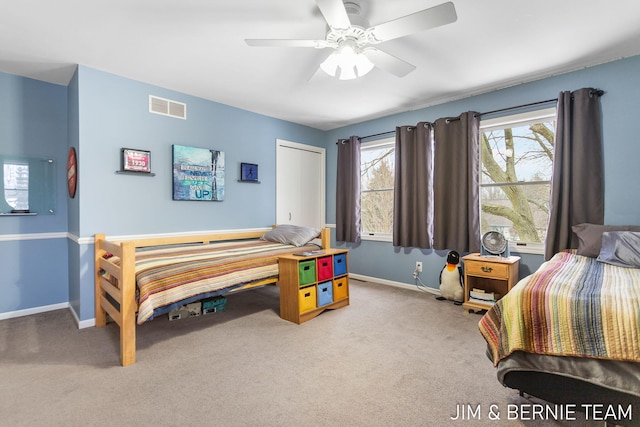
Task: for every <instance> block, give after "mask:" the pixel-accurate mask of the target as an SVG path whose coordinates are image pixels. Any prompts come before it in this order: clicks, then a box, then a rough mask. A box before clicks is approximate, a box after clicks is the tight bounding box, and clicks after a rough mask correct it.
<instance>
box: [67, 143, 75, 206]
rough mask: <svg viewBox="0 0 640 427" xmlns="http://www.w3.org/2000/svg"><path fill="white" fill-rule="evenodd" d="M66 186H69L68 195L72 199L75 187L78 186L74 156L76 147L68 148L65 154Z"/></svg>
mask: <svg viewBox="0 0 640 427" xmlns="http://www.w3.org/2000/svg"><path fill="white" fill-rule="evenodd" d="M67 186H68V188H69V197H71V198H72V199H73V198H74V197H75V196H76V188H77V186H78V159H77V158H76V149H75V148H73V147H71V148H69V155H68V156H67Z"/></svg>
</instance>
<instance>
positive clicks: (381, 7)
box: [0, 0, 640, 130]
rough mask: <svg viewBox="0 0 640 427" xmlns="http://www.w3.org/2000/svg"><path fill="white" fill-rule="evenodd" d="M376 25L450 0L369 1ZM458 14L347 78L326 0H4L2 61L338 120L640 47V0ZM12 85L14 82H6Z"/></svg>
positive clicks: (288, 116) (46, 76) (498, 1)
mask: <svg viewBox="0 0 640 427" xmlns="http://www.w3.org/2000/svg"><path fill="white" fill-rule="evenodd" d="M357 1H359V2H360V3H362V4H361V6H362V9H363V13H364V14H365V15H366V16H367V17H368V19H369V22H370V24H371V25H376V24H380V23H382V22H386V21H389V20H391V19H394V18H398V17H401V16H405V15H408V14H410V13H413V12H417V11H419V10H422V9H426V8H429V7H432V6H436V5H438V4H440V3H443V1H444V0H357ZM453 3H454V4H455V8H456V12H457V15H458V20H457V21H456V22H454V23H453V24H449V25H446V26H443V27H438V28H435V29H430V30H426V31H423V32H420V33H416V34H413V35H410V36H407V37H403V38H400V39H396V40H391V41H388V42H385V43H382V44H379V45H377V47H378V48H379V49H383V50H385V51H386V52H388V53H391V54H393V55H395V56H397V57H399V58H402V59H404V60H405V61H408V62H410V63H412V64H414V65H416V66H417V68H416V70H414V71H413V72H411V73H410V74H408V75H407V76H405V77H402V78H398V77H395V76H393V75H391V74H388V73H385V72H383V71H382V70H379V69H374V70H373V71H372V72H370V73H369V74H367V75H366V76H364V77H362V78H360V79H357V80H349V81H340V80H337V79H334V78H330V77H328V76H326V75H323V74H322V72H320V73H317V74H315V75H314V73H315V72H316V70H317V67H318V65H319V63H320V62H321V61H322V59H323V57H324V56H326V55H327V53H328V51H327V50H322V49H313V48H280V47H278V48H274V47H249V46H247V45H246V44H245V42H244V39H245V38H294V39H324V34H325V32H326V23H325V21H324V18H323V16H322V14H321V13H320V12H319V9H318V8H317V6H316V3H315V0H225V1H222V0H56V1H51V0H19V1H16V0H0V71H4V72H6V73H10V74H17V75H21V76H26V77H31V78H35V79H38V80H43V81H47V82H51V83H56V84H62V85H66V84H68V82H69V80H70V78H71V75H72V73H73V70H74V67H75V64H82V65H86V66H88V67H91V68H95V69H98V70H102V71H106V72H109V73H113V74H116V75H120V76H123V77H127V78H131V79H134V80H138V81H143V82H147V83H151V84H154V85H158V86H162V87H165V88H168V89H173V90H176V91H179V92H183V93H187V94H190V95H195V96H198V97H201V98H205V99H209V100H213V101H216V102H220V103H223V104H227V105H231V106H234V107H238V108H242V109H245V110H249V111H254V112H257V113H261V114H264V115H267V116H271V117H277V118H280V119H284V120H288V121H291V122H295V123H300V124H304V125H308V126H311V127H314V128H318V129H322V130H329V129H334V128H337V127H341V126H345V125H348V124H352V123H357V122H362V121H365V120H369V119H373V118H377V117H382V116H386V115H389V114H392V113H397V112H402V111H408V110H413V109H416V108H421V107H425V106H428V105H433V104H438V103H441V102H445V101H448V100H453V99H459V98H464V97H467V96H470V95H474V94H479V93H484V92H489V91H491V90H495V89H499V88H503V87H507V86H511V85H514V84H518V83H521V82H525V81H531V80H535V79H539V78H544V77H548V76H550V75H554V74H559V73H564V72H567V71H573V70H577V69H580V68H583V67H587V66H592V65H596V64H600V63H604V62H608V61H613V60H617V59H620V58H623V57H629V56H634V55H638V54H640V1H638V0H535V1H534V0H528V1H525V0H484V1H479V0H453ZM0 95H1V94H0Z"/></svg>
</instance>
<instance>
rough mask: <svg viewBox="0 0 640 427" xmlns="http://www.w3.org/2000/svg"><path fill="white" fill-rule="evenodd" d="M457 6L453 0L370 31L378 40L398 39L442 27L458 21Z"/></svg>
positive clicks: (377, 26)
mask: <svg viewBox="0 0 640 427" xmlns="http://www.w3.org/2000/svg"><path fill="white" fill-rule="evenodd" d="M457 19H458V16H457V15H456V8H455V7H454V5H453V3H452V2H447V3H442V4H441V5H438V6H434V7H431V8H429V9H425V10H422V11H420V12H416V13H412V14H411V15H407V16H403V17H401V18H397V19H394V20H391V21H388V22H385V23H383V24H380V25H376V26H374V27H371V28H370V29H369V31H370V32H371V35H373V37H374V38H375V40H376V41H378V42H384V41H387V40H393V39H397V38H399V37H404V36H408V35H410V34H413V33H417V32H420V31H424V30H428V29H430V28H435V27H440V26H442V25H447V24H451V23H452V22H456V20H457Z"/></svg>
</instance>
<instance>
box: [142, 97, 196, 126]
mask: <svg viewBox="0 0 640 427" xmlns="http://www.w3.org/2000/svg"><path fill="white" fill-rule="evenodd" d="M149 112H150V113H155V114H162V115H163V116H170V117H175V118H178V119H184V120H186V119H187V104H184V103H182V102H177V101H172V100H170V99H165V98H160V97H158V96H153V95H149Z"/></svg>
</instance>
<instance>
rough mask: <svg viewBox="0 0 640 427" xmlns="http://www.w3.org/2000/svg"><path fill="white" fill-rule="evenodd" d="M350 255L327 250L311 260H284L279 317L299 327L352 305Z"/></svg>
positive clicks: (305, 257) (292, 256)
mask: <svg viewBox="0 0 640 427" xmlns="http://www.w3.org/2000/svg"><path fill="white" fill-rule="evenodd" d="M347 253H348V251H346V250H344V249H327V250H323V251H317V252H314V253H313V254H312V255H308V256H299V255H286V256H281V257H280V258H279V263H280V280H279V286H280V317H282V318H283V319H285V320H288V321H290V322H294V323H298V324H300V323H303V322H306V321H307V320H311V319H313V318H314V317H316V316H317V315H319V314H320V313H322V312H323V311H325V310H329V309H335V308H341V307H345V306H347V305H349V279H348V271H349V270H348V268H347Z"/></svg>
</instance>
